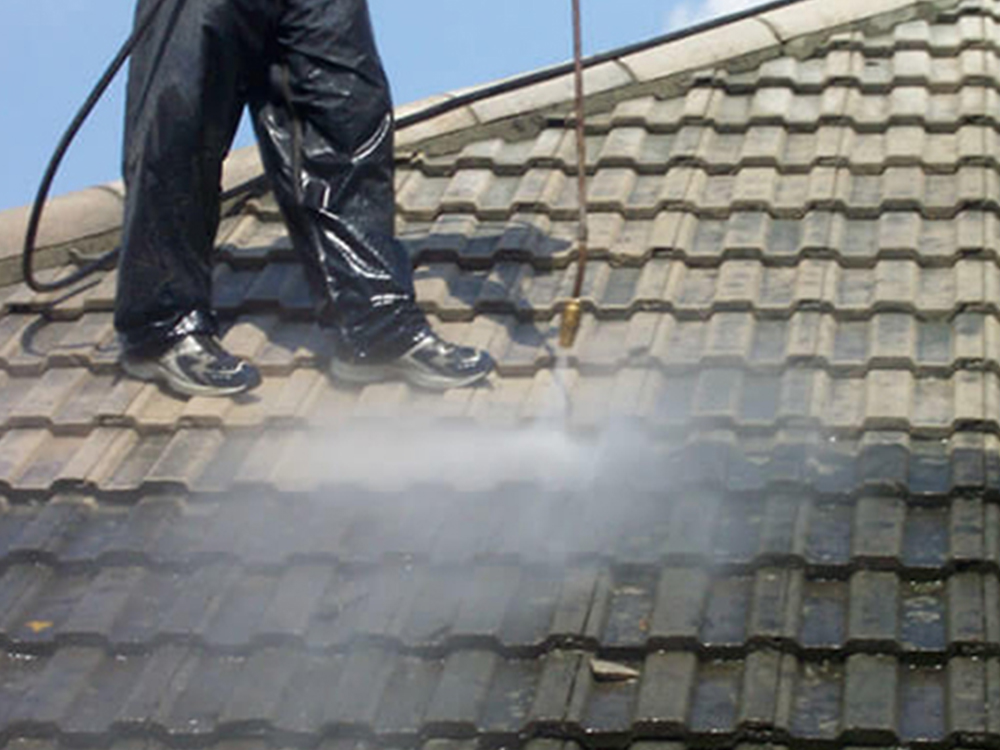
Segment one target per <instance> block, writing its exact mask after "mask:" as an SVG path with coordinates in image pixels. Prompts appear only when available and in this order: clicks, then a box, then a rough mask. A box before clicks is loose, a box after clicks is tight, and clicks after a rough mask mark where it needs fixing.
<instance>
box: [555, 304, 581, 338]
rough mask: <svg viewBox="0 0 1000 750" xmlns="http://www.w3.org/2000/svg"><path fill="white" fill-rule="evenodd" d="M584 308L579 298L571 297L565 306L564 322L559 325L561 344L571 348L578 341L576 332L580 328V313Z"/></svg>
mask: <svg viewBox="0 0 1000 750" xmlns="http://www.w3.org/2000/svg"><path fill="white" fill-rule="evenodd" d="M581 313H582V308H581V305H580V300H579V299H571V300H569V301H568V302H567V303H566V306H565V307H563V316H562V324H561V325H560V326H559V346H561V347H562V348H563V349H569V348H571V347H572V346H573V342H574V341H576V334H577V332H578V331H579V330H580V315H581Z"/></svg>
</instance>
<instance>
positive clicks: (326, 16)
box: [251, 0, 427, 361]
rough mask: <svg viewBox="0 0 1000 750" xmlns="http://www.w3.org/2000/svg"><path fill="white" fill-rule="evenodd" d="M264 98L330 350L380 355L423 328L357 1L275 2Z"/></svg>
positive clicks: (371, 47) (257, 106)
mask: <svg viewBox="0 0 1000 750" xmlns="http://www.w3.org/2000/svg"><path fill="white" fill-rule="evenodd" d="M278 59H279V63H278V65H277V66H276V68H275V70H274V72H273V75H272V76H271V85H270V88H269V91H268V92H267V95H266V96H262V97H260V98H259V99H257V100H255V101H253V102H252V103H251V108H252V111H253V114H254V123H255V127H256V129H257V136H258V141H259V143H260V147H261V155H262V158H263V160H264V165H265V168H266V169H267V171H268V173H269V174H270V176H271V178H272V183H273V186H274V190H275V194H276V197H277V199H278V202H279V204H280V206H281V208H282V211H283V213H284V215H285V219H286V222H287V224H288V227H289V232H290V234H291V237H292V241H293V243H294V245H295V247H296V248H297V249H298V251H299V253H300V255H301V256H302V258H303V261H304V263H305V264H306V267H307V270H308V276H309V277H310V279H311V282H312V286H313V289H314V291H315V292H316V293H317V294H318V296H319V299H320V305H319V307H320V309H319V313H320V319H321V321H323V322H324V323H325V324H326V325H328V326H330V327H332V328H333V329H334V331H335V332H336V334H337V336H336V338H337V340H338V344H339V345H340V346H341V347H342V349H341V353H342V354H347V355H349V356H352V357H353V358H355V359H356V360H367V361H377V360H384V359H390V358H393V357H395V356H398V355H399V354H401V353H403V352H404V351H406V350H407V349H409V348H410V347H411V346H412V345H413V344H414V343H415V342H416V341H418V340H419V339H420V338H421V337H422V336H423V335H425V332H426V330H427V321H426V319H425V318H424V315H423V314H422V313H421V312H420V310H419V308H418V307H417V305H416V301H415V295H414V290H413V274H412V268H411V266H410V260H409V257H408V255H407V253H406V251H405V249H404V248H403V246H402V245H401V244H400V243H399V242H398V241H397V240H396V239H395V237H394V229H395V227H394V221H395V217H394V186H393V122H392V102H391V99H390V95H389V87H388V82H387V80H386V76H385V72H384V71H383V68H382V63H381V60H380V59H379V56H378V52H377V51H376V48H375V40H374V35H373V33H372V28H371V21H370V18H369V14H368V8H367V4H366V2H365V0H286V3H285V10H284V12H283V14H282V17H281V21H280V30H279V33H278Z"/></svg>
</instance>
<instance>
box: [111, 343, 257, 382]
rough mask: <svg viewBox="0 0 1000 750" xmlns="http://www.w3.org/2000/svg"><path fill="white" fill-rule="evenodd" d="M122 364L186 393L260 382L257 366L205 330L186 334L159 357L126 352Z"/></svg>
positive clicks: (137, 375)
mask: <svg viewBox="0 0 1000 750" xmlns="http://www.w3.org/2000/svg"><path fill="white" fill-rule="evenodd" d="M121 364H122V369H123V370H125V372H127V373H128V374H129V375H131V376H132V377H134V378H138V379H139V380H146V381H150V382H157V383H162V384H163V385H164V386H166V387H167V388H168V389H169V390H171V391H173V392H175V393H179V394H181V395H183V396H235V395H236V394H238V393H244V392H246V391H249V390H251V389H253V388H256V387H257V386H258V385H260V372H259V371H258V370H257V368H256V367H254V366H253V365H251V364H250V363H249V362H247V361H246V360H243V359H240V358H239V357H236V356H234V355H232V354H230V353H229V352H227V351H226V350H225V349H223V348H222V344H220V343H219V339H218V338H216V337H215V336H212V335H209V334H206V333H192V334H190V335H188V336H185V337H184V338H182V339H180V340H179V341H178V342H177V343H175V344H174V345H173V346H171V347H170V348H169V349H167V351H165V352H163V353H162V354H160V355H159V356H156V357H135V356H129V355H124V356H123V357H122V360H121Z"/></svg>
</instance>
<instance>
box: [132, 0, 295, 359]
mask: <svg viewBox="0 0 1000 750" xmlns="http://www.w3.org/2000/svg"><path fill="white" fill-rule="evenodd" d="M153 3H154V0H139V3H138V7H137V11H136V12H137V17H142V16H143V15H144V14H145V13H148V12H150V10H151V7H152V6H153ZM273 5H275V3H274V2H273V0H165V4H164V5H163V7H162V8H161V9H160V11H159V13H158V15H157V17H156V20H155V22H154V23H153V26H152V28H151V30H150V32H149V33H148V34H147V35H146V36H145V37H144V38H143V39H142V41H141V42H140V43H139V45H138V46H137V47H136V49H135V52H134V53H133V55H132V60H131V62H130V67H129V82H128V92H127V102H126V127H125V149H124V165H123V171H124V175H125V183H126V188H127V193H126V199H125V222H124V228H123V238H122V250H123V252H122V256H121V261H120V265H119V278H118V293H117V301H116V307H115V325H116V327H117V328H118V330H119V332H120V333H121V334H122V337H123V339H124V344H125V347H126V349H129V350H132V351H142V350H146V351H150V350H155V349H158V348H162V347H163V346H164V345H167V344H169V343H170V342H171V341H172V340H174V339H175V338H177V337H179V336H180V335H183V334H184V333H189V332H193V331H199V330H200V331H212V330H213V329H214V326H215V322H214V315H213V313H212V309H211V291H212V284H211V280H212V270H211V253H212V247H213V243H214V240H215V234H216V230H217V228H218V222H219V186H220V182H221V174H222V161H223V158H224V157H225V154H226V152H227V151H228V149H229V145H230V143H231V141H232V138H233V135H234V133H235V130H236V127H237V125H238V124H239V117H240V113H241V111H242V108H243V104H244V102H245V100H246V97H247V91H248V89H249V87H250V86H251V83H252V80H251V79H252V77H253V75H254V68H255V67H259V68H265V67H266V66H264V65H263V64H262V63H261V58H262V57H263V54H264V53H263V50H264V49H265V47H266V44H267V38H268V32H269V30H270V32H271V33H272V34H273V30H274V26H273V24H274V19H275V18H276V17H277V13H276V12H275V11H274V10H272V6H273ZM269 24H270V29H269Z"/></svg>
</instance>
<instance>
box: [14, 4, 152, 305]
mask: <svg viewBox="0 0 1000 750" xmlns="http://www.w3.org/2000/svg"><path fill="white" fill-rule="evenodd" d="M165 4H166V0H157V1H156V2H155V3H154V4H153V6H152V8H150V10H149V12H148V13H147V14H146V17H145V18H143V19H142V20H141V21H139V22H137V23H136V26H135V29H134V30H133V31H132V34H131V35H130V36H129V38H128V39H126V40H125V44H123V45H122V48H121V49H120V50H118V54H117V55H115V58H114V60H112V61H111V64H110V65H108V68H107V70H105V71H104V74H103V75H102V76H101V78H100V80H98V82H97V85H95V86H94V88H93V90H92V91H91V92H90V95H89V96H88V97H87V100H86V101H85V102H84V103H83V106H82V107H80V109H79V110H78V111H77V113H76V115H75V116H74V117H73V121H72V122H71V123H70V125H69V127H68V128H67V129H66V132H65V133H63V136H62V138H61V139H60V140H59V145H58V146H56V150H55V151H54V152H53V154H52V158H51V159H49V164H48V166H47V167H46V168H45V176H44V177H42V183H41V185H39V187H38V194H37V195H36V196H35V202H34V204H33V205H32V207H31V215H30V217H29V218H28V229H27V231H26V232H25V236H24V254H23V256H22V258H21V271H22V273H23V275H24V280H25V282H26V283H27V284H28V286H29V287H31V288H32V289H33V290H34V291H36V292H55V291H58V290H60V289H65V288H66V287H68V286H72V285H73V284H75V283H77V282H78V281H80V280H81V279H83V278H86V277H87V276H89V275H90V274H92V273H94V272H95V271H98V270H100V269H102V268H105V267H107V266H108V265H109V264H110V263H111V262H112V261H113V260H114V258H115V257H116V256H117V255H118V248H115V249H114V250H111V251H110V252H107V253H105V254H104V255H101V256H100V257H98V258H96V259H95V260H93V261H91V262H90V263H87V264H86V265H84V266H83V267H82V268H78V269H77V270H76V271H74V272H73V273H71V274H69V275H68V276H66V277H64V278H62V279H58V280H56V281H39V280H38V279H37V278H35V271H34V257H35V250H36V247H35V242H36V239H37V237H38V226H39V224H40V223H41V220H42V211H43V210H44V208H45V201H46V200H47V199H48V197H49V191H50V190H51V189H52V182H53V180H55V177H56V173H57V172H58V171H59V166H60V165H61V164H62V160H63V158H64V157H65V156H66V152H67V151H68V150H69V147H70V146H71V145H72V143H73V140H74V139H75V138H76V136H77V134H78V133H79V132H80V128H81V127H83V124H84V123H85V122H86V121H87V118H88V117H90V113H91V112H92V111H93V110H94V107H95V106H97V103H98V102H99V101H100V100H101V97H102V96H104V92H105V91H107V90H108V86H110V85H111V82H112V81H113V80H114V78H115V76H116V75H118V71H119V70H121V68H122V66H123V65H124V64H125V61H126V60H128V58H129V55H131V54H132V50H134V49H135V46H136V45H137V44H138V43H139V41H140V40H141V39H142V37H143V35H145V33H146V32H147V31H148V30H149V27H150V25H151V24H152V23H153V21H154V20H155V18H156V15H157V13H158V12H159V11H160V10H161V9H162V8H163V6H164V5H165Z"/></svg>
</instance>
